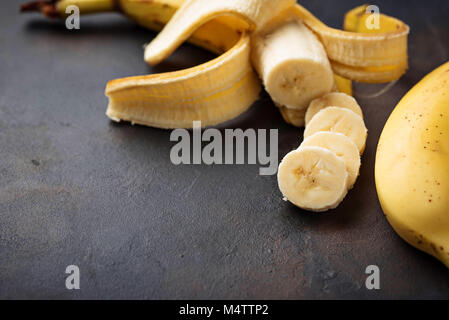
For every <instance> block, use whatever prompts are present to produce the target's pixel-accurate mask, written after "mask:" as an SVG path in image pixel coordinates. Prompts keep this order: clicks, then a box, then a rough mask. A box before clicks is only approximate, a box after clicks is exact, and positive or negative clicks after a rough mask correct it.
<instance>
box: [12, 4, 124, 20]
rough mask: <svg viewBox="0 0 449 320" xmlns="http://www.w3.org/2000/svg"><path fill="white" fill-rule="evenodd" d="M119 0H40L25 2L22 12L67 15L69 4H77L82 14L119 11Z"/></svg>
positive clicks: (58, 16)
mask: <svg viewBox="0 0 449 320" xmlns="http://www.w3.org/2000/svg"><path fill="white" fill-rule="evenodd" d="M117 3H118V1H117V0H38V1H32V2H29V3H25V4H23V5H22V6H21V7H20V11H21V12H41V13H42V14H43V15H44V16H46V17H48V18H62V17H65V16H66V15H67V14H66V8H67V7H68V6H72V5H74V6H77V7H78V8H79V10H80V13H81V14H89V13H100V12H111V11H117V9H118V8H117V7H118V5H117Z"/></svg>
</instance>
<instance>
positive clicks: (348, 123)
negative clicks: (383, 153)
mask: <svg viewBox="0 0 449 320" xmlns="http://www.w3.org/2000/svg"><path fill="white" fill-rule="evenodd" d="M322 131H330V132H337V133H342V134H344V135H345V136H347V137H348V138H349V139H351V140H352V142H354V143H355V145H356V146H357V148H358V150H359V152H360V153H361V154H362V153H363V151H364V150H365V145H366V139H367V136H368V130H367V129H366V127H365V123H364V122H363V119H362V118H361V117H360V116H359V115H357V114H356V113H355V112H353V111H351V110H349V109H344V108H340V107H327V108H325V109H323V110H321V111H320V112H318V113H317V114H316V115H315V116H314V117H313V118H312V120H311V121H310V122H309V123H308V125H307V127H306V130H305V131H304V138H308V137H310V136H311V135H313V134H315V133H317V132H322Z"/></svg>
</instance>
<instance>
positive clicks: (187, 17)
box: [22, 0, 408, 127]
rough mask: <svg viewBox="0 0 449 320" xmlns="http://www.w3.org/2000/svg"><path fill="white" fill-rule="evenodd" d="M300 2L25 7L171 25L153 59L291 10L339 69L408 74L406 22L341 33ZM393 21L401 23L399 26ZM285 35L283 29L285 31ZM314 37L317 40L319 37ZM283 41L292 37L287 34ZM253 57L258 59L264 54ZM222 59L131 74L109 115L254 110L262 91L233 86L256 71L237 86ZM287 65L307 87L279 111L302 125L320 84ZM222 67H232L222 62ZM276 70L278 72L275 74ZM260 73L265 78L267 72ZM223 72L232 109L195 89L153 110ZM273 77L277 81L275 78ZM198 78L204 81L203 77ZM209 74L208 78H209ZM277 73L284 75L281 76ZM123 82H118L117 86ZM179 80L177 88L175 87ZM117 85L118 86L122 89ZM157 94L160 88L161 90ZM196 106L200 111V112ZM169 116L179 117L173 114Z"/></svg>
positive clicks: (228, 37)
mask: <svg viewBox="0 0 449 320" xmlns="http://www.w3.org/2000/svg"><path fill="white" fill-rule="evenodd" d="M295 3H296V1H295V0H247V1H243V0H215V1H209V0H187V1H184V0H151V1H148V0H47V1H43V0H41V1H35V2H33V3H31V4H28V5H24V6H23V7H22V10H23V11H32V10H40V11H41V12H43V13H44V14H45V15H47V16H51V17H65V16H66V14H65V7H67V6H68V5H71V4H73V5H78V6H79V7H80V10H81V13H96V12H102V11H119V12H122V13H123V14H125V15H127V16H128V17H130V18H131V19H133V20H135V21H136V22H137V23H139V24H140V25H143V26H145V27H148V28H151V29H153V30H160V29H161V28H162V27H163V26H164V25H165V27H164V28H163V30H162V32H161V33H160V34H159V35H158V36H157V37H156V38H155V39H154V41H153V42H152V43H150V44H149V45H148V46H147V47H146V49H145V60H146V61H147V62H148V63H150V64H152V65H154V64H157V63H159V62H161V61H162V60H163V59H165V58H166V57H167V56H168V55H170V54H171V53H172V52H173V51H174V50H175V49H176V48H177V47H179V45H181V43H182V42H183V41H185V40H187V39H189V41H191V42H192V43H194V44H197V45H200V46H202V47H203V48H206V49H207V50H211V51H213V52H215V53H217V54H222V53H224V52H229V51H233V50H237V47H238V46H237V45H236V43H237V42H238V43H240V40H242V39H243V37H245V36H247V35H248V34H250V35H253V36H254V37H255V35H257V34H263V33H264V29H265V28H266V27H267V26H272V25H273V21H276V20H277V19H278V21H277V23H278V22H279V17H281V18H283V17H287V16H289V17H293V18H294V20H296V21H297V24H296V26H294V25H293V24H292V23H291V24H285V23H284V24H283V25H284V26H285V25H288V27H285V30H291V31H294V32H291V33H289V32H286V34H293V33H297V34H300V33H299V31H300V30H301V34H303V36H301V37H303V39H296V43H301V42H304V43H307V42H309V43H311V44H312V45H310V47H311V48H314V49H316V48H318V44H319V41H318V40H317V39H319V40H320V41H321V42H322V45H321V44H320V45H319V46H320V47H322V46H324V49H325V51H326V53H327V55H328V56H329V58H330V64H331V65H332V68H333V69H334V72H336V73H337V74H340V75H343V76H347V78H348V79H355V80H359V81H366V82H370V81H372V82H378V81H390V80H394V79H397V78H399V77H400V76H401V75H402V74H403V73H404V72H405V70H406V68H407V59H408V57H407V35H408V27H407V26H406V25H405V24H403V23H402V22H401V21H399V20H396V19H394V18H391V17H387V16H384V15H381V16H380V17H381V21H382V22H383V21H387V22H388V24H386V25H387V27H386V28H383V23H382V28H381V29H380V30H379V33H375V34H368V33H364V34H359V33H356V32H343V31H340V30H335V29H331V28H329V27H327V26H325V25H324V24H323V23H322V22H320V21H319V20H318V19H317V18H316V17H314V16H313V15H312V14H311V13H310V12H308V11H307V10H306V9H304V8H303V7H301V6H299V5H296V4H295ZM363 8H365V7H360V8H358V9H357V10H354V11H353V12H351V13H350V14H348V15H347V17H346V19H347V20H348V21H350V22H351V21H352V22H354V21H362V20H361V19H364V18H365V17H363V14H361V12H360V10H362V9H363ZM360 17H361V18H360ZM299 21H301V22H302V23H304V24H305V25H306V26H307V27H308V28H310V29H311V30H312V31H313V32H314V33H315V34H316V37H317V38H315V36H313V37H310V34H311V33H310V32H308V31H305V30H306V28H304V26H303V25H302V24H301V23H300V22H299ZM347 25H348V26H349V27H353V30H352V31H359V30H357V26H355V27H354V26H353V25H354V23H353V24H352V25H351V23H347ZM391 26H395V28H392V27H391ZM265 31H266V30H265ZM272 32H273V33H275V34H276V33H277V31H276V30H272ZM280 33H281V34H282V32H280ZM284 33H285V32H284ZM286 38H288V37H286ZM311 39H315V41H312V40H311ZM310 41H312V42H310ZM279 42H280V43H284V44H285V43H286V42H285V41H282V40H280V41H279ZM287 44H288V43H287ZM380 48H381V49H380ZM302 50H303V51H304V52H302V53H301V52H300V53H298V54H297V56H301V54H302V55H303V56H305V57H308V56H309V58H310V55H309V54H308V53H307V48H302ZM321 50H323V49H321ZM321 50H320V51H321ZM279 51H282V50H279ZM284 51H286V50H284ZM322 52H323V51H321V53H322ZM229 55H230V56H235V55H238V54H235V53H230V54H229ZM264 55H265V53H264ZM266 55H267V56H269V55H270V54H269V53H268V54H266ZM284 55H285V53H284ZM276 56H277V55H276ZM223 60H226V59H223ZM253 60H256V61H257V60H258V59H257V58H256V59H253ZM306 60H307V59H306ZM306 60H305V61H304V66H305V68H304V70H307V69H310V70H312V71H313V70H314V68H313V67H312V66H311V65H312V64H311V63H309V62H310V61H306ZM312 60H313V59H312ZM220 61H222V60H220V59H219V60H215V63H211V64H204V65H202V66H199V68H191V69H188V70H184V72H178V73H170V74H160V75H153V76H148V78H142V77H137V78H135V77H131V78H126V79H121V80H118V81H113V82H111V83H109V84H108V85H107V88H106V94H107V95H108V96H109V97H111V98H112V99H114V101H110V104H109V108H108V111H107V114H108V115H109V116H110V117H111V118H112V119H114V120H120V119H123V120H126V119H134V120H132V121H134V122H136V123H142V124H153V125H154V126H157V127H180V126H184V125H185V123H186V122H187V119H189V117H187V119H186V120H183V119H181V118H179V117H180V115H182V114H186V115H192V114H197V116H194V118H195V120H200V121H203V123H210V124H214V123H220V122H224V121H226V120H229V119H228V117H229V116H231V115H233V116H237V115H239V114H240V113H241V112H243V111H244V110H246V109H247V108H248V105H250V103H249V101H251V100H252V101H254V100H255V98H254V96H255V94H254V92H255V91H257V90H250V92H249V93H248V96H245V97H244V95H243V94H242V93H241V92H240V91H239V90H230V89H229V88H231V87H232V88H237V87H239V86H240V87H242V88H244V87H251V88H254V87H255V85H254V83H253V79H254V77H253V76H250V75H248V77H244V78H243V80H242V81H246V83H244V84H240V85H237V84H236V81H237V79H236V77H234V76H232V75H230V74H223V73H220V72H218V71H217V70H220V68H218V67H217V65H218V64H219V62H220ZM239 61H241V63H242V65H240V66H237V68H236V69H242V70H247V68H248V66H250V61H249V60H248V61H245V60H239ZM326 61H327V63H326ZM289 63H290V62H286V63H285V64H286V65H287V64H289ZM328 63H329V60H328V59H327V58H326V59H325V60H324V62H323V63H322V66H321V70H320V74H319V75H318V76H317V78H320V77H321V78H325V79H326V80H327V81H329V77H328V73H329V69H330V68H328V65H327V64H328ZM263 64H267V62H266V61H265V62H263ZM255 65H257V63H255ZM281 65H282V64H281ZM281 65H279V66H278V67H277V68H278V69H279V70H282V68H284V69H283V70H286V71H285V74H286V78H287V79H288V81H287V83H290V84H293V88H300V89H299V91H300V92H301V95H300V97H299V98H298V99H297V100H295V101H292V100H293V99H289V100H290V102H293V103H290V104H284V103H278V104H279V105H281V113H282V114H283V116H284V117H285V118H286V120H287V121H289V119H291V122H292V123H293V124H295V123H296V124H298V123H300V125H303V122H304V120H303V119H302V118H303V113H304V109H305V107H304V106H302V105H307V104H308V102H310V100H311V98H307V97H314V96H315V94H314V93H313V92H312V91H315V90H318V89H316V88H315V87H313V88H312V89H313V90H312V89H309V86H308V85H307V84H308V83H314V82H315V80H314V79H315V78H314V76H313V75H311V74H306V75H304V77H305V78H303V79H301V78H298V77H295V75H293V74H291V73H290V74H289V69H288V68H286V67H282V66H281ZM258 69H261V68H258ZM221 70H222V71H223V70H228V69H226V68H223V69H221ZM301 70H302V69H301ZM229 72H232V71H229ZM205 74H207V77H205V76H204V75H205ZM273 74H276V72H274V73H273ZM260 76H261V78H263V75H262V74H260ZM299 76H301V73H299ZM218 78H224V79H223V81H222V79H220V81H218V82H219V83H221V84H223V85H224V86H226V87H222V88H220V89H219V90H215V91H214V92H213V93H212V97H216V94H217V92H222V95H223V96H224V97H223V99H222V101H231V102H232V103H233V104H228V107H229V108H232V109H231V110H227V111H226V112H225V111H223V110H222V111H220V112H218V113H215V111H216V110H220V108H218V109H217V108H216V107H215V106H214V105H213V103H214V102H215V101H219V100H218V99H217V100H216V99H215V98H213V99H212V101H213V103H212V105H211V106H212V108H213V109H214V108H215V109H214V110H215V111H211V113H212V115H210V114H209V113H206V112H205V111H204V105H205V104H206V103H207V101H208V98H209V96H211V94H207V93H206V92H204V91H203V90H193V91H192V92H194V93H195V94H197V96H196V99H194V100H197V101H199V102H198V103H197V102H194V103H190V102H189V103H186V104H185V107H186V109H189V110H179V109H180V108H182V106H181V107H179V108H178V109H176V108H173V109H170V108H169V109H168V110H164V111H163V112H162V111H161V112H159V111H155V109H156V110H158V108H160V106H162V105H165V104H166V102H163V103H162V102H161V101H160V97H159V96H158V94H159V92H161V91H162V92H164V93H166V92H169V90H172V89H173V88H178V89H179V88H183V87H184V88H186V89H187V88H191V87H193V86H194V85H198V84H199V83H200V86H203V87H205V88H206V87H207V85H209V83H210V82H214V81H215V79H218ZM271 78H273V79H275V78H276V77H271ZM271 78H269V79H271ZM390 78H394V79H390ZM136 79H138V81H136ZM199 79H202V80H201V81H202V82H200V81H199ZM205 79H208V80H207V81H206V80H205ZM277 79H279V76H277ZM295 79H296V81H295ZM338 79H340V78H338ZM292 80H293V82H292ZM327 81H325V83H324V86H323V88H321V89H322V90H323V91H327V90H328V88H327ZM276 82H277V81H276V80H275V81H271V80H270V81H269V82H268V83H266V86H267V87H268V88H270V87H271V86H272V84H273V85H274V87H275V88H276V85H277V84H276ZM118 83H120V85H119V86H117V84H118ZM175 83H176V84H177V86H173V84H175ZM339 83H340V84H341V83H342V81H339ZM321 85H322V84H320V86H321ZM320 86H317V87H320ZM281 87H282V85H281ZM116 88H120V89H119V90H117V89H116ZM139 89H141V90H145V91H148V92H147V94H146V96H145V99H144V100H142V101H140V100H139V101H138V103H137V104H136V106H135V108H132V107H131V104H130V103H131V101H135V100H136V98H135V96H133V94H134V93H135V92H136V90H137V91H139ZM324 89H326V90H324ZM118 91H120V94H116V93H117V92H118ZM272 91H273V92H275V93H274V94H273V96H274V100H275V101H276V100H281V101H283V99H278V96H277V95H276V92H277V90H276V89H274V90H272ZM293 91H294V90H292V92H293ZM329 91H330V90H329ZM153 93H156V96H154V95H153ZM127 94H129V95H127ZM170 95H171V96H172V97H175V96H176V97H177V98H178V99H177V100H176V101H178V102H179V101H182V102H184V101H192V95H191V94H190V92H187V90H182V89H181V90H180V91H178V92H176V94H172V93H171V94H170ZM290 96H294V93H292V94H290ZM118 97H120V98H118ZM286 98H288V97H286ZM122 100H127V101H128V103H122ZM286 100H287V99H286ZM307 100H309V101H308V102H307V103H305V102H304V101H307ZM168 105H169V104H168ZM298 106H301V107H298ZM197 107H198V108H200V109H198V110H196V108H197ZM154 108H155V109H154ZM191 108H193V109H191ZM144 109H148V112H145V111H144ZM150 112H156V115H155V116H154V117H148V115H149V114H150ZM171 112H173V115H171V116H170V113H171ZM219 113H221V114H222V117H220V116H218V114H219ZM162 114H164V116H162ZM203 116H205V117H206V118H204V119H202V118H201V117H203ZM170 117H171V118H172V119H173V120H168V118H170ZM198 117H200V118H198ZM155 119H160V120H161V121H162V122H161V123H154V121H155ZM156 121H159V120H156ZM190 126H191V125H190Z"/></svg>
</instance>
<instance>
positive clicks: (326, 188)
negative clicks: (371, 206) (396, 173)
mask: <svg viewBox="0 0 449 320" xmlns="http://www.w3.org/2000/svg"><path fill="white" fill-rule="evenodd" d="M328 104H330V106H328ZM334 104H336V105H340V106H341V107H335V106H332V105H334ZM353 110H354V111H353ZM307 113H308V115H309V118H308V119H307V120H308V123H307V124H306V129H305V132H304V138H305V139H304V141H303V142H302V144H301V145H300V146H299V148H298V149H297V150H295V151H292V152H290V153H289V154H288V155H287V156H286V157H285V158H284V160H283V161H282V163H281V165H280V166H279V172H278V185H279V189H280V190H281V192H282V194H283V195H284V197H285V198H286V200H288V201H290V202H291V203H293V204H294V205H296V206H298V207H300V208H302V209H304V210H308V211H314V212H324V211H327V210H330V209H334V208H336V207H337V206H338V205H339V204H340V203H341V201H343V199H344V197H345V196H346V194H347V192H348V191H349V190H350V189H352V188H353V187H354V185H355V183H356V181H357V178H358V176H359V173H360V166H361V159H360V155H361V153H362V152H363V150H364V148H365V144H366V139H367V133H368V130H367V129H366V127H365V123H364V121H363V113H362V110H361V108H360V106H359V105H358V103H357V102H356V101H355V100H353V99H352V97H349V96H348V95H346V94H343V93H330V94H327V95H325V96H323V97H321V98H319V99H316V100H315V101H313V102H312V103H311V105H310V106H309V109H308V110H307ZM290 116H291V115H290ZM311 149H312V150H314V152H312V150H311ZM318 150H326V151H327V154H325V153H323V152H322V151H318ZM329 153H330V154H332V156H329ZM311 163H313V165H311ZM341 164H343V165H344V167H345V173H346V177H345V178H343V174H342V173H341V171H340V169H337V167H338V166H339V165H341ZM323 167H325V168H327V169H326V170H321V169H322V168H323ZM317 168H318V169H317ZM330 168H332V170H330ZM329 170H330V171H329ZM329 172H331V174H332V179H333V183H329V182H328V181H327V179H326V178H323V177H327V176H329V174H330V173H329ZM343 180H344V181H345V182H346V184H345V186H344V188H343V187H342V185H341V182H342V181H343Z"/></svg>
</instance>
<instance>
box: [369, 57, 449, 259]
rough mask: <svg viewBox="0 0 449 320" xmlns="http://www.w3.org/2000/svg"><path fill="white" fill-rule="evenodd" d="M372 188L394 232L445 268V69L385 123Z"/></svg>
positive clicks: (448, 168)
mask: <svg viewBox="0 0 449 320" xmlns="http://www.w3.org/2000/svg"><path fill="white" fill-rule="evenodd" d="M376 185H377V192H378V195H379V200H380V203H381V205H382V208H383V211H384V213H385V215H386V217H387V219H388V221H389V222H390V224H391V225H392V226H393V228H394V230H395V231H396V232H397V233H398V234H399V235H400V236H401V237H402V238H403V239H404V240H405V241H407V242H408V243H409V244H411V245H412V246H414V247H416V248H418V249H420V250H422V251H424V252H427V253H429V254H431V255H433V256H434V257H436V258H438V259H439V260H441V261H442V262H443V263H444V264H445V265H446V266H447V267H449V63H446V64H444V65H443V66H441V67H439V68H438V69H436V70H435V71H433V72H432V73H430V74H429V75H428V76H426V77H425V78H424V79H423V80H422V81H421V82H420V83H418V84H417V85H416V86H415V87H414V88H413V89H412V90H410V91H409V93H407V95H406V96H405V97H404V98H403V99H402V100H401V101H400V102H399V104H398V105H397V107H396V109H395V110H394V112H393V114H392V115H391V117H390V119H389V120H388V122H387V124H386V126H385V128H384V130H383V132H382V136H381V138H380V141H379V146H378V150H377V158H376Z"/></svg>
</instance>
